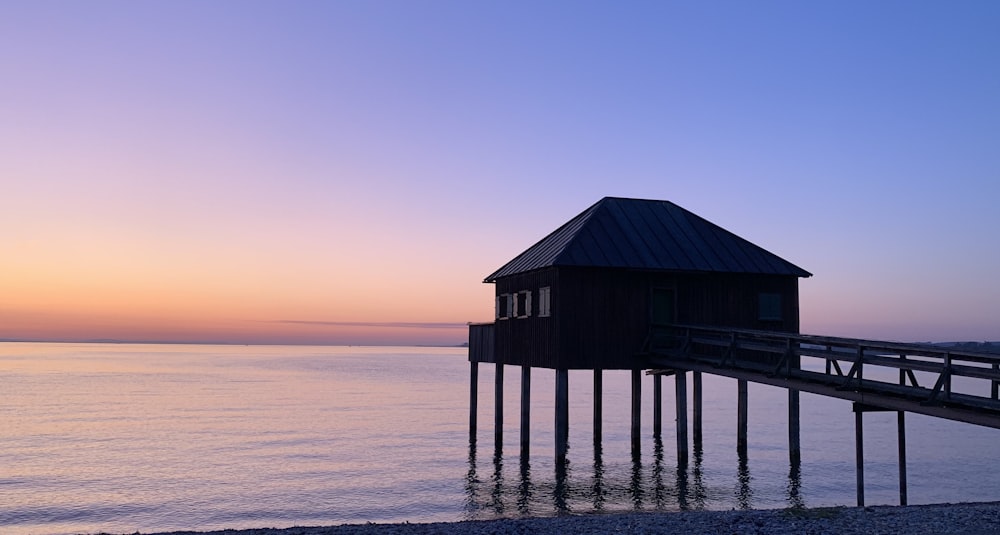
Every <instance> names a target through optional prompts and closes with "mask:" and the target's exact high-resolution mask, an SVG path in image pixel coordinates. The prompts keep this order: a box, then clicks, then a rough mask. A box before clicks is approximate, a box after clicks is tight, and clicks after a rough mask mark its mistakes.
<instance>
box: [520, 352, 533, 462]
mask: <svg viewBox="0 0 1000 535" xmlns="http://www.w3.org/2000/svg"><path fill="white" fill-rule="evenodd" d="M530 442H531V366H521V460H522V461H526V460H527V459H528V453H529V451H528V448H529V446H528V444H529V443H530Z"/></svg>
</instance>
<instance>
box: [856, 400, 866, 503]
mask: <svg viewBox="0 0 1000 535" xmlns="http://www.w3.org/2000/svg"><path fill="white" fill-rule="evenodd" d="M854 459H855V463H856V469H855V470H856V479H857V486H858V507H864V506H865V425H864V411H863V410H862V409H861V407H858V405H857V404H855V405H854Z"/></svg>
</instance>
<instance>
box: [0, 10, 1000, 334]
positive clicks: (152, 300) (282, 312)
mask: <svg viewBox="0 0 1000 535" xmlns="http://www.w3.org/2000/svg"><path fill="white" fill-rule="evenodd" d="M998 27H1000V4H997V3H996V2H950V3H945V2H920V1H907V2H718V1H712V2H626V3H618V2H615V3H612V2H477V3H469V2H442V1H428V2H399V1H384V2H350V1H339V2H242V1H241V2H211V3H208V2H142V3H134V2H86V3H84V2H79V3H69V2H44V1H41V2H36V1H32V2H5V3H3V4H2V5H0V69H2V70H3V72H4V73H5V74H4V83H3V84H0V102H3V105H0V177H2V180H3V184H4V186H5V187H4V190H5V192H6V194H5V195H3V196H2V198H0V254H2V255H3V256H4V258H7V259H10V260H9V261H8V262H6V263H7V266H6V267H0V292H2V293H3V294H4V295H6V296H7V298H6V300H4V301H0V319H2V320H3V324H4V325H7V327H6V330H3V331H0V338H4V337H20V336H28V335H31V336H32V337H44V336H51V337H54V338H55V337H60V336H63V335H67V336H68V335H69V334H73V335H74V336H76V334H78V333H84V332H87V333H93V337H100V338H114V337H118V338H128V337H129V336H140V335H141V336H144V337H154V338H156V339H167V338H170V339H207V338H211V336H210V335H212V333H216V334H217V335H218V336H219V337H222V338H226V339H241V340H242V339H247V340H255V341H292V340H304V341H327V342H329V341H333V342H343V343H377V342H380V341H418V342H430V341H438V340H440V341H442V342H451V341H453V340H454V341H460V340H461V338H462V336H463V334H462V330H461V328H458V327H440V328H433V327H434V325H433V324H441V325H453V324H454V323H462V322H465V321H482V320H488V319H489V318H490V317H491V313H492V299H491V298H490V295H491V291H492V287H491V286H488V285H483V284H481V280H482V278H483V276H485V275H486V274H488V273H490V272H492V271H493V270H494V269H496V268H497V267H499V266H500V265H502V264H503V263H504V262H506V261H507V260H509V259H510V258H512V257H513V256H515V255H516V254H517V253H519V252H520V251H522V250H523V249H525V248H527V247H528V246H530V245H531V244H532V243H534V242H535V241H536V240H537V239H539V238H540V237H542V236H543V235H545V234H547V233H548V232H549V231H551V230H553V229H554V228H556V227H557V226H558V225H560V224H561V223H563V222H564V221H566V220H567V219H569V218H570V217H572V216H573V215H575V214H576V213H578V212H580V211H582V210H583V209H584V208H586V207H587V206H589V205H590V204H592V203H593V202H595V201H597V200H598V199H600V198H601V197H603V196H606V195H614V196H625V197H642V198H654V199H667V200H671V201H673V202H675V203H677V204H679V205H681V206H683V207H685V208H687V209H689V210H691V211H693V212H695V213H697V214H699V215H701V216H703V217H705V218H707V219H709V220H711V221H713V222H715V223H717V224H719V225H721V226H723V227H725V228H727V229H729V230H731V231H733V232H735V233H737V234H739V235H741V236H743V237H745V238H747V239H749V240H751V241H753V242H755V243H757V244H758V245H761V246H762V247H764V248H766V249H769V250H771V251H773V252H775V253H777V254H779V255H780V256H782V257H784V258H786V259H788V260H790V261H792V262H794V263H796V264H798V265H800V266H802V267H804V268H805V269H807V270H809V271H811V272H812V273H814V277H812V278H810V279H805V280H803V281H802V283H801V293H802V304H801V308H802V313H801V315H802V328H803V331H805V332H810V333H817V334H828V335H846V336H859V337H873V338H889V339H904V340H925V339H926V340H948V339H978V340H984V339H994V340H995V339H1000V285H998V284H997V283H996V282H995V281H994V277H995V273H997V272H1000V247H998V246H997V240H996V238H995V237H994V234H995V229H997V228H1000V210H997V208H998V204H1000V202H998V201H1000V195H998V188H1000V150H998V148H1000V129H998V125H1000V105H998V99H997V95H1000V32H998V31H997V28H998ZM421 322H424V323H428V324H432V325H431V328H419V329H418V328H414V329H411V330H401V327H400V325H410V324H414V323H421ZM359 324H365V325H370V326H369V327H365V329H367V330H363V331H359V330H358V329H360V327H357V328H355V329H354V330H351V329H350V328H349V327H350V326H351V325H355V326H357V325H359ZM262 325H268V326H275V327H274V328H275V329H277V326H281V325H285V326H287V325H300V326H302V327H301V329H303V330H298V331H295V332H290V331H288V332H286V331H278V330H274V331H273V332H272V331H269V330H267V329H264V328H262V327H261V326H262ZM307 325H312V326H313V327H312V328H311V329H312V330H305V329H306V327H305V326H307ZM375 325H383V327H377V326H375ZM265 331H266V332H265ZM456 338H457V339H458V340H455V339H456Z"/></svg>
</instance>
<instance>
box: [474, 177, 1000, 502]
mask: <svg viewBox="0 0 1000 535" xmlns="http://www.w3.org/2000/svg"><path fill="white" fill-rule="evenodd" d="M809 276H811V275H810V273H808V272H807V271H805V270H803V269H801V268H799V267H797V266H795V265H794V264H791V263H789V262H787V261H785V260H782V259H781V258H779V257H777V256H775V255H774V254H772V253H769V252H767V251H765V250H764V249H761V248H760V247H758V246H756V245H754V244H752V243H750V242H748V241H746V240H744V239H742V238H740V237H738V236H736V235H735V234H732V233H731V232H728V231H726V230H724V229H722V228H720V227H718V226H716V225H714V224H712V223H710V222H708V221H706V220H704V219H702V218H700V217H698V216H696V215H694V214H692V213H691V212H688V211H687V210H684V209H683V208H680V207H679V206H677V205H675V204H673V203H670V202H668V201H652V200H638V199H622V198H614V197H606V198H604V199H601V200H600V201H598V202H597V203H596V204H594V205H593V206H591V207H590V208H588V209H587V210H585V211H584V212H582V213H581V214H580V215H578V216H576V217H574V218H573V219H571V220H570V221H569V222H567V223H566V224H564V225H563V226H561V227H559V228H558V229H556V230H555V231H554V232H552V233H551V234H549V235H548V236H546V237H545V238H543V239H542V240H541V241H539V242H538V243H536V244H535V245H533V246H532V247H530V248H529V249H528V250H526V251H524V252H523V253H521V254H520V255H518V256H517V257H516V258H514V259H513V260H511V261H510V262H508V263H507V264H505V265H504V266H503V267H501V268H500V269H498V270H497V271H495V272H493V273H492V274H490V275H489V276H487V277H486V280H485V281H484V282H487V283H494V284H495V285H496V320H495V322H494V323H488V324H473V325H470V328H469V360H470V362H471V376H472V377H471V399H470V401H471V403H470V405H471V413H470V425H469V428H470V440H471V441H472V442H473V444H474V441H475V437H476V411H477V407H476V402H477V391H476V388H477V384H478V383H477V381H478V380H477V376H478V365H479V363H480V362H490V363H495V364H496V375H495V377H496V384H495V396H496V397H495V404H496V411H495V422H494V429H495V440H496V451H497V453H500V451H501V448H502V436H503V435H502V429H503V370H504V366H505V365H518V366H521V455H522V459H526V457H527V455H528V446H529V444H528V436H529V433H528V422H529V420H530V418H529V416H530V414H529V412H530V409H529V405H530V391H531V368H532V367H542V368H551V369H554V370H556V374H555V375H556V376H555V383H556V384H555V397H556V399H555V412H556V418H555V427H556V429H555V431H556V432H555V443H556V444H555V450H556V458H557V460H558V461H563V460H565V455H566V452H567V444H568V442H567V441H568V434H569V429H568V370H570V369H592V370H594V441H595V449H594V451H595V456H597V458H598V461H596V462H599V455H600V454H599V452H600V442H601V411H602V403H601V388H602V375H601V374H602V370H605V369H617V370H631V371H632V448H633V456H636V455H637V450H638V447H639V431H640V429H639V423H640V417H639V416H640V410H641V399H642V398H641V395H640V393H641V373H642V370H648V373H649V374H650V375H652V376H653V388H654V389H653V403H654V407H653V426H654V427H653V433H654V435H655V436H658V435H659V433H660V420H661V410H660V408H661V402H662V400H661V395H660V390H661V388H660V379H661V377H662V376H663V375H674V376H675V379H676V410H677V418H676V422H677V460H678V468H679V471H678V473H681V472H682V470H681V468H682V465H684V464H686V462H687V444H688V437H687V428H688V424H687V380H686V377H685V375H686V373H687V372H689V371H690V372H692V376H693V385H694V392H693V396H692V397H693V400H694V411H693V419H694V442H695V444H696V448H697V447H698V446H697V445H698V444H700V442H701V375H700V374H701V373H702V372H707V373H712V374H716V375H721V376H727V377H731V378H733V379H736V380H737V411H738V413H737V441H736V443H737V450H738V454H739V457H740V463H741V466H746V451H747V427H748V422H747V382H748V381H753V382H755V383H760V384H767V385H772V386H777V387H781V388H785V389H787V390H788V441H789V456H790V460H791V465H792V466H791V471H790V474H797V473H798V471H799V464H800V452H799V450H800V446H799V391H800V390H802V391H806V392H812V393H815V394H819V395H824V396H829V397H834V398H840V399H846V400H850V401H852V402H853V407H854V411H855V413H856V414H855V450H856V453H855V455H856V474H857V486H858V487H857V498H858V505H859V506H863V505H864V451H863V450H864V448H863V443H864V439H863V413H865V412H869V411H895V412H897V433H898V444H897V446H898V455H899V490H900V503H901V504H906V502H907V491H906V427H905V413H906V412H908V411H909V412H916V413H921V414H926V415H930V416H936V417H941V418H949V419H952V420H956V421H961V422H966V423H973V424H978V425H984V426H989V427H994V428H998V429H1000V356H997V355H995V354H989V353H979V352H976V351H965V350H963V349H962V348H956V347H937V346H930V345H926V344H900V343H892V342H881V341H872V340H859V339H849V338H835V337H824V336H805V335H800V334H799V304H798V279H799V278H800V277H809ZM803 359H810V363H811V364H816V365H820V366H813V367H811V368H810V367H809V366H801V362H802V360H803ZM866 368H867V369H869V370H873V371H874V372H875V373H874V374H873V375H866V373H865V369H866ZM819 369H824V370H825V371H818V370H819ZM887 371H888V372H898V373H886V372H887ZM918 372H919V373H921V374H924V376H923V377H922V378H919V382H918V375H917V373H918ZM897 375H898V380H897V377H896V376H897ZM954 377H959V378H961V380H962V381H963V382H978V383H979V384H978V385H976V386H977V388H976V389H972V390H970V391H962V392H953V391H952V379H953V378H954ZM921 382H923V383H924V384H920V383H921ZM986 387H988V388H986ZM987 390H988V391H989V394H988V395H987V394H986V393H985V392H986V391H987ZM636 458H637V457H634V459H636ZM560 464H561V463H560ZM557 466H559V465H557Z"/></svg>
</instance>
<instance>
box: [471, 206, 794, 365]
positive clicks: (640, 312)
mask: <svg viewBox="0 0 1000 535" xmlns="http://www.w3.org/2000/svg"><path fill="white" fill-rule="evenodd" d="M809 276H810V273H809V272H807V271H805V270H804V269H802V268H800V267H798V266H796V265H794V264H792V263H790V262H788V261H786V260H783V259H781V258H779V257H778V256H776V255H774V254H772V253H770V252H768V251H766V250H764V249H762V248H760V247H758V246H756V245H754V244H752V243H750V242H748V241H747V240H744V239H743V238H740V237H739V236H737V235H735V234H733V233H731V232H729V231H727V230H725V229H723V228H721V227H719V226H717V225H715V224H713V223H711V222H709V221H707V220H705V219H703V218H701V217H699V216H697V215H695V214H693V213H691V212H689V211H687V210H685V209H683V208H681V207H679V206H677V205H676V204H674V203H671V202H669V201H657V200H640V199H625V198H617V197H605V198H604V199H601V200H600V201H598V202H597V203H596V204H594V205H593V206H591V207H590V208H587V209H586V210H584V211H583V212H582V213H580V214H579V215H577V216H576V217H574V218H573V219H571V220H570V221H568V222H567V223H566V224H564V225H563V226H561V227H559V228H558V229H556V230H555V231H554V232H552V233H551V234H549V235H548V236H546V237H545V238H543V239H542V240H541V241H539V242H538V243H536V244H535V245H533V246H531V247H530V248H528V249H527V250H526V251H524V252H523V253H521V254H520V255H518V256H517V257H515V258H514V259H513V260H511V261H510V262H508V263H507V264H505V265H504V266H503V267H501V268H500V269H498V270H496V271H494V272H493V273H491V274H490V275H489V276H487V277H486V279H485V281H484V282H486V283H493V284H495V285H496V319H495V322H494V323H492V324H484V325H472V326H471V329H470V353H469V357H470V360H472V361H473V362H496V363H503V364H510V365H520V366H529V367H540V368H551V369H557V370H566V369H606V370H613V369H631V370H637V369H643V368H644V362H643V359H642V357H641V353H642V350H643V346H644V343H645V342H646V340H647V339H648V337H649V335H650V332H651V328H652V327H654V326H655V325H658V324H674V323H678V324H694V325H712V326H722V327H740V328H747V329H758V330H769V331H783V332H793V333H795V332H798V330H799V293H798V279H799V278H800V277H809Z"/></svg>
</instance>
